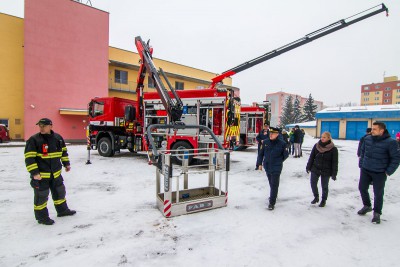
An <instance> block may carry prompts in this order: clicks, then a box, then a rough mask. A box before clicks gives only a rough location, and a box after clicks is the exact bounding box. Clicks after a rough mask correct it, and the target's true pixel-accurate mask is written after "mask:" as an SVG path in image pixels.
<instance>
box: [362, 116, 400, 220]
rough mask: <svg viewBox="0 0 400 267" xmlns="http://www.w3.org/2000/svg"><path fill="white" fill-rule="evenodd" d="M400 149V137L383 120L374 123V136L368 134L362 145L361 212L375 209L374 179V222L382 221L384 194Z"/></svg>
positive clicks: (399, 157) (396, 166) (372, 133)
mask: <svg viewBox="0 0 400 267" xmlns="http://www.w3.org/2000/svg"><path fill="white" fill-rule="evenodd" d="M399 162H400V150H399V146H398V145H397V143H396V140H394V139H392V138H391V137H390V134H389V132H388V131H387V129H386V125H385V123H383V122H378V121H376V122H374V123H373V124H372V129H371V135H369V136H367V137H365V139H364V143H363V144H362V147H361V155H360V161H359V167H360V168H361V175H360V182H359V184H358V189H359V190H360V194H361V198H362V201H363V205H364V206H363V208H362V209H360V210H359V211H358V214H359V215H365V214H367V213H368V212H370V211H372V207H371V206H372V205H371V199H370V196H369V193H368V189H369V185H370V183H371V182H372V184H373V188H374V215H373V218H372V223H376V224H378V223H380V222H381V219H380V215H381V214H382V206H383V194H384V189H385V182H386V179H387V176H389V175H392V174H393V173H394V172H395V171H396V169H397V168H398V167H399Z"/></svg>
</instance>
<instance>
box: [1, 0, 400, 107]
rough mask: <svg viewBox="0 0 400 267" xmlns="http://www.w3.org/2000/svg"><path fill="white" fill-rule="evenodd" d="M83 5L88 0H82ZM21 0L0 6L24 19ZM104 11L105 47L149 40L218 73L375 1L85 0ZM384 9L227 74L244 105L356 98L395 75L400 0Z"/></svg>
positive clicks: (170, 55)
mask: <svg viewBox="0 0 400 267" xmlns="http://www.w3.org/2000/svg"><path fill="white" fill-rule="evenodd" d="M82 1H83V2H84V3H86V2H87V0H82ZM23 2H24V1H23V0H1V1H0V12H2V13H6V14H11V15H15V16H18V17H23V16H24V14H23ZM91 3H92V5H93V7H96V8H99V9H102V10H105V11H108V12H109V13H110V45H111V46H115V47H118V48H122V49H126V50H130V51H135V52H136V47H135V46H134V38H135V36H137V35H140V36H142V38H143V39H144V40H147V39H151V44H152V46H153V48H154V54H153V55H154V56H155V57H157V58H160V59H164V60H168V61H172V62H176V63H179V64H183V65H187V66H191V67H195V68H199V69H203V70H207V71H211V72H215V73H221V72H224V71H226V70H228V69H230V68H232V67H235V66H237V65H239V64H241V63H243V62H245V61H248V60H251V59H253V58H255V57H258V56H260V55H262V54H264V53H267V52H269V51H271V50H274V49H276V48H278V47H280V46H282V45H285V44H287V43H290V42H292V41H294V40H297V39H299V38H301V37H303V36H304V35H306V34H308V33H310V32H313V31H315V30H317V29H320V28H322V27H325V26H327V25H329V24H331V23H333V22H336V21H338V20H340V19H344V18H347V17H349V16H351V15H354V14H356V13H358V12H360V11H363V10H366V9H368V8H370V7H373V6H376V5H378V4H380V3H381V2H379V1H365V0H335V1H321V0H303V1H298V0H286V1H284V0H282V1H270V0H264V1H261V0H258V1H256V0H247V1H237V0H202V1H195V0H169V1H165V0H153V1H150V2H149V1H130V0H112V1H111V0H91ZM385 4H386V5H387V6H388V7H389V17H386V16H385V14H384V13H382V14H379V15H376V16H374V17H372V18H369V19H367V20H364V21H361V22H359V23H356V24H354V25H352V26H349V27H348V28H345V29H343V30H340V31H338V32H335V33H333V34H330V35H328V36H325V37H323V38H321V39H318V40H316V41H314V42H312V43H310V44H307V45H305V46H303V47H300V48H297V49H295V50H292V51H290V52H288V53H285V54H283V55H280V56H278V57H276V58H274V59H271V60H269V61H266V62H264V63H261V64H259V65H258V66H256V67H253V68H250V69H247V70H245V71H243V72H240V73H238V74H236V75H235V76H233V77H232V78H233V85H234V86H237V87H239V88H240V89H241V97H242V103H251V102H254V101H257V102H260V101H262V100H265V94H266V93H273V92H277V91H281V90H282V91H285V92H289V93H295V94H299V95H302V96H308V94H309V93H311V94H312V96H313V97H314V98H315V99H316V100H320V101H323V102H324V103H325V104H326V105H336V104H338V103H344V102H349V101H351V102H356V103H360V91H361V85H362V84H368V83H378V82H382V81H383V76H384V75H385V76H400V64H399V62H400V60H399V59H400V36H399V28H400V1H397V0H396V1H394V0H393V1H386V2H385Z"/></svg>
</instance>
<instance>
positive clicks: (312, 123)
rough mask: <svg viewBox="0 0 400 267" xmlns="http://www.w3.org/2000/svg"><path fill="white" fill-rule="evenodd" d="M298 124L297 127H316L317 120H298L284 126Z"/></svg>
mask: <svg viewBox="0 0 400 267" xmlns="http://www.w3.org/2000/svg"><path fill="white" fill-rule="evenodd" d="M296 125H299V127H300V128H301V127H317V121H307V122H300V123H291V124H286V127H294V126H296Z"/></svg>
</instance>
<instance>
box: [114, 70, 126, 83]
mask: <svg viewBox="0 0 400 267" xmlns="http://www.w3.org/2000/svg"><path fill="white" fill-rule="evenodd" d="M114 80H115V82H116V83H123V84H128V72H127V71H123V70H115V77H114Z"/></svg>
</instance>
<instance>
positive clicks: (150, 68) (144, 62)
mask: <svg viewBox="0 0 400 267" xmlns="http://www.w3.org/2000/svg"><path fill="white" fill-rule="evenodd" d="M135 44H136V48H137V50H138V53H139V56H140V59H141V64H140V69H139V74H138V79H137V89H136V92H140V91H141V90H140V88H143V83H144V78H145V76H146V71H147V72H148V73H149V76H151V78H152V79H153V81H154V86H155V87H156V89H157V92H158V94H159V96H160V98H161V102H162V103H163V105H164V107H165V110H166V111H167V113H168V115H169V117H170V119H171V122H172V123H174V124H175V123H177V122H179V121H180V119H181V117H182V112H183V103H182V100H181V99H180V98H179V96H178V94H177V93H176V91H175V89H174V88H173V87H172V86H171V84H170V83H169V81H168V79H167V76H166V75H165V74H164V72H163V70H162V69H160V73H161V74H162V75H163V77H164V79H165V80H166V82H167V84H168V86H169V89H170V90H171V91H172V94H173V96H174V98H175V99H172V98H171V97H170V96H169V94H168V90H167V89H166V88H165V86H164V84H163V82H162V80H161V77H160V75H159V74H158V72H157V69H156V67H155V65H154V63H153V60H152V53H153V49H152V48H151V47H150V46H149V44H148V43H147V44H146V43H145V42H143V40H142V38H141V37H140V36H137V37H135ZM138 102H139V101H138Z"/></svg>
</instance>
